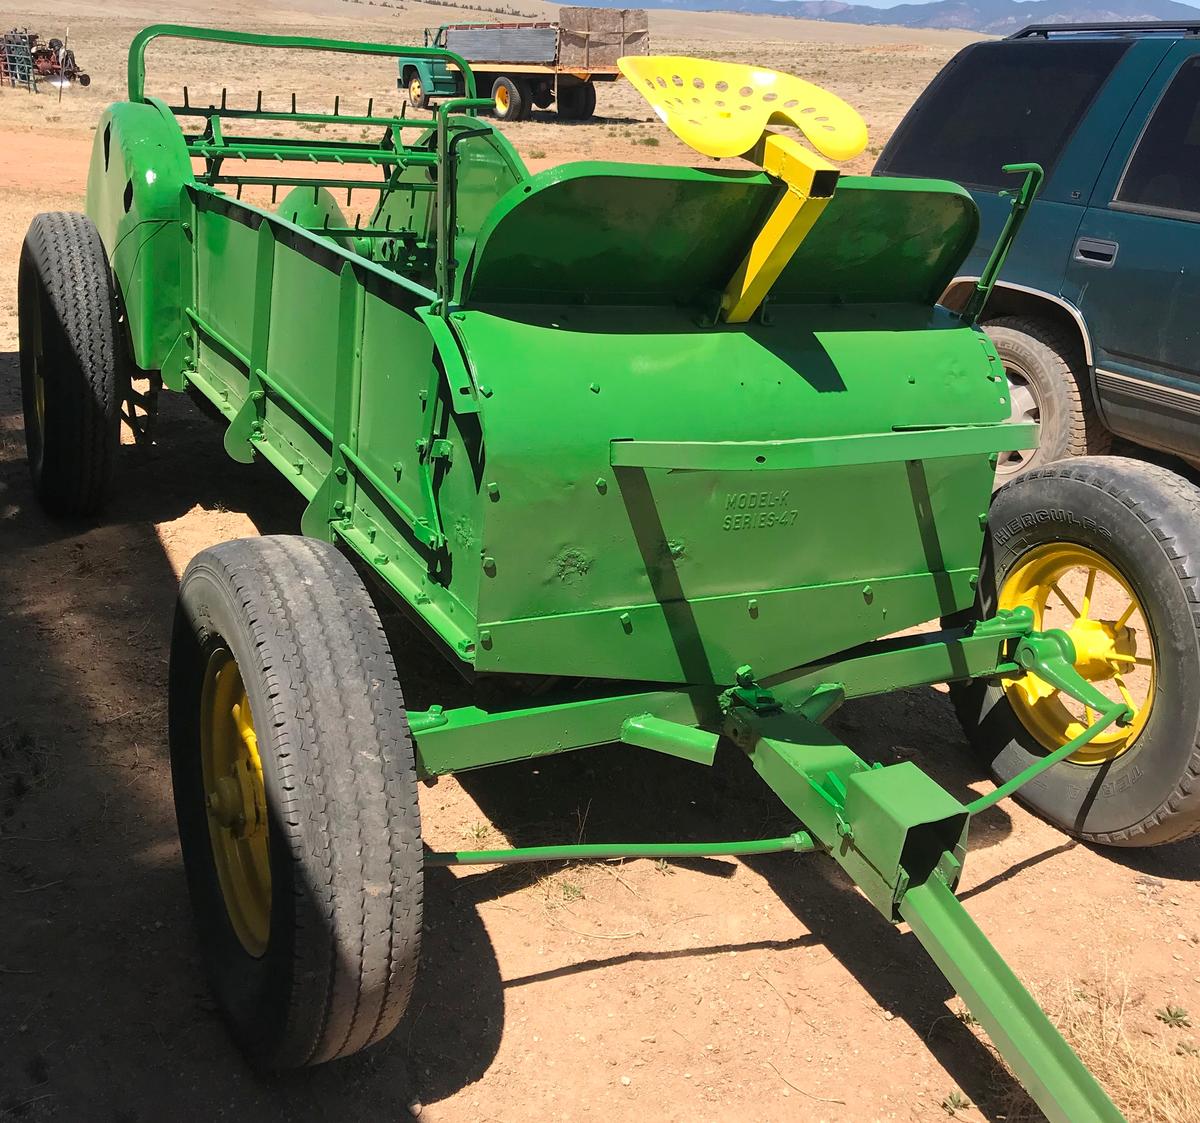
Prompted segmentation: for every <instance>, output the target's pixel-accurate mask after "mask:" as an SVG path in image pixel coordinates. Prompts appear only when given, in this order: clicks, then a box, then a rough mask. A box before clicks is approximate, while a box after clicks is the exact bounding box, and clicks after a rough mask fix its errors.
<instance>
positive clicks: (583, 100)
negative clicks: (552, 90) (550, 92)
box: [558, 82, 596, 121]
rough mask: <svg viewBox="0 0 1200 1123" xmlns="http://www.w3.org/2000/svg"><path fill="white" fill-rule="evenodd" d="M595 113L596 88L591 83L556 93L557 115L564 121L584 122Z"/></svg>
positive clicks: (569, 87) (570, 87) (568, 87)
mask: <svg viewBox="0 0 1200 1123" xmlns="http://www.w3.org/2000/svg"><path fill="white" fill-rule="evenodd" d="M595 112H596V87H595V86H594V85H593V84H592V83H591V82H584V83H582V84H581V85H578V86H567V87H566V88H564V89H560V90H559V91H558V115H559V116H560V117H562V118H563V119H564V120H566V121H586V120H588V119H589V118H590V117H591V116H592V114H593V113H595Z"/></svg>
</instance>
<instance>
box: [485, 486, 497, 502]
mask: <svg viewBox="0 0 1200 1123" xmlns="http://www.w3.org/2000/svg"><path fill="white" fill-rule="evenodd" d="M487 493H488V498H489V499H491V501H492V502H493V503H499V502H500V485H499V484H498V483H490V484H488V485H487Z"/></svg>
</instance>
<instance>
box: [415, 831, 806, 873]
mask: <svg viewBox="0 0 1200 1123" xmlns="http://www.w3.org/2000/svg"><path fill="white" fill-rule="evenodd" d="M821 849H823V847H821V846H818V845H817V844H816V843H815V842H814V841H813V838H812V835H810V834H809V833H808V832H807V831H796V833H795V834H789V835H784V836H782V837H780V838H759V839H751V840H748V841H745V842H663V843H659V842H651V843H639V842H630V843H620V842H612V843H607V842H600V843H580V844H578V845H574V846H522V847H519V848H517V849H514V850H452V851H435V850H427V851H426V852H425V864H426V865H427V866H492V865H513V864H516V863H519V862H564V861H565V862H570V861H576V860H580V859H591V860H599V859H605V858H746V857H751V856H753V855H755V854H809V853H812V852H813V851H816V850H821Z"/></svg>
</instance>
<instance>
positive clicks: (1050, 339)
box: [984, 316, 1111, 484]
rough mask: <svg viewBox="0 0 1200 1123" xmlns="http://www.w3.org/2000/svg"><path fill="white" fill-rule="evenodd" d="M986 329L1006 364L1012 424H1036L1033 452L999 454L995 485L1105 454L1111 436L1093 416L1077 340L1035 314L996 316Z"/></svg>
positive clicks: (1098, 417)
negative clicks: (1055, 462)
mask: <svg viewBox="0 0 1200 1123" xmlns="http://www.w3.org/2000/svg"><path fill="white" fill-rule="evenodd" d="M984 330H985V331H986V332H987V333H988V335H989V336H990V337H991V340H992V342H993V343H994V344H995V345H996V350H997V352H998V353H999V355H1000V361H1001V362H1002V363H1003V364H1004V373H1005V376H1006V378H1007V379H1008V396H1009V402H1010V406H1011V411H1012V412H1011V417H1012V420H1013V421H1036V422H1038V423H1039V425H1040V434H1039V437H1040V443H1039V445H1038V448H1037V449H1035V450H1032V451H1029V450H1026V451H1019V452H1009V453H1005V454H1003V455H1002V456H1001V458H1000V463H999V464H998V465H997V466H996V482H997V484H1001V483H1006V482H1007V481H1008V480H1010V479H1013V478H1014V477H1016V476H1019V475H1020V474H1021V473H1022V472H1027V471H1029V469H1030V468H1040V467H1041V466H1042V465H1043V464H1048V463H1050V461H1052V460H1062V459H1064V458H1066V457H1068V456H1088V455H1096V454H1099V453H1105V452H1107V451H1108V449H1109V443H1110V440H1111V438H1110V436H1109V433H1108V430H1107V429H1105V428H1104V425H1103V423H1102V422H1101V421H1100V416H1099V414H1098V413H1097V412H1096V404H1095V402H1094V400H1093V399H1092V391H1091V388H1090V386H1089V385H1088V376H1087V367H1086V366H1085V364H1084V361H1083V355H1082V354H1081V353H1080V349H1079V343H1078V341H1077V340H1076V339H1074V338H1072V337H1071V336H1070V335H1069V334H1068V333H1067V332H1066V331H1064V330H1063V329H1061V328H1059V327H1057V326H1056V325H1054V324H1052V323H1050V322H1049V321H1047V320H1042V319H1039V318H1037V317H1036V316H1000V317H997V318H996V319H994V320H989V321H988V322H987V323H986V324H985V325H984Z"/></svg>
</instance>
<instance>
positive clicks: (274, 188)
mask: <svg viewBox="0 0 1200 1123" xmlns="http://www.w3.org/2000/svg"><path fill="white" fill-rule="evenodd" d="M278 197H279V184H278V183H272V184H271V206H274V205H275V200H276V199H277V198H278Z"/></svg>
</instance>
